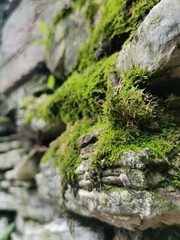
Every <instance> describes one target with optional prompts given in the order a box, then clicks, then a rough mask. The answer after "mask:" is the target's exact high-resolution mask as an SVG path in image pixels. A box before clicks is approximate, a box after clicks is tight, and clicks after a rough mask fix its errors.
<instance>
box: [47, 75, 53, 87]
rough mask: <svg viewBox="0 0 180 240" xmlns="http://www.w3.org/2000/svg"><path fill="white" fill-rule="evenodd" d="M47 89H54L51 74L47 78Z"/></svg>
mask: <svg viewBox="0 0 180 240" xmlns="http://www.w3.org/2000/svg"><path fill="white" fill-rule="evenodd" d="M47 87H48V89H51V90H54V87H55V77H54V76H53V75H52V74H51V75H49V77H48V80H47Z"/></svg>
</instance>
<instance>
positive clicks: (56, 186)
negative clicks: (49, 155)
mask: <svg viewBox="0 0 180 240" xmlns="http://www.w3.org/2000/svg"><path fill="white" fill-rule="evenodd" d="M40 169H41V172H40V173H38V174H37V175H36V176H35V180H36V184H37V191H38V194H39V196H40V197H42V198H43V199H49V198H50V199H51V200H53V201H55V202H57V205H58V202H61V179H60V176H59V173H58V171H57V170H56V169H54V167H53V164H52V163H51V162H48V163H41V165H40Z"/></svg>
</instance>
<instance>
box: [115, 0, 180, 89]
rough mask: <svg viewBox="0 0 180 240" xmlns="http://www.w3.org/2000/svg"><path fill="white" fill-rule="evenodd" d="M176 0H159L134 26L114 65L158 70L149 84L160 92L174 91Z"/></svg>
mask: <svg viewBox="0 0 180 240" xmlns="http://www.w3.org/2000/svg"><path fill="white" fill-rule="evenodd" d="M179 11H180V2H179V0H175V1H173V2H172V1H171V0H163V1H160V3H159V4H157V5H156V6H155V7H154V8H153V9H152V10H151V11H150V13H149V14H148V16H147V17H146V18H145V20H144V21H143V22H142V24H141V25H140V27H139V28H138V29H137V31H136V33H135V35H134V37H133V40H132V41H131V42H130V43H129V44H128V45H126V46H125V47H124V48H123V49H122V51H121V52H120V54H119V56H118V59H117V64H116V66H117V68H118V69H119V70H120V71H121V72H122V71H125V72H127V71H128V70H131V69H134V68H138V67H140V68H141V69H145V68H147V69H148V71H150V72H152V71H154V70H157V69H158V70H160V71H161V72H164V73H163V74H162V75H161V77H159V78H153V79H152V85H153V88H154V89H156V90H157V91H158V89H159V90H160V89H161V93H162V92H163V91H164V90H165V91H166V92H172V90H173V91H174V92H178V84H179V78H180V60H179V59H180V50H179V42H180V15H179Z"/></svg>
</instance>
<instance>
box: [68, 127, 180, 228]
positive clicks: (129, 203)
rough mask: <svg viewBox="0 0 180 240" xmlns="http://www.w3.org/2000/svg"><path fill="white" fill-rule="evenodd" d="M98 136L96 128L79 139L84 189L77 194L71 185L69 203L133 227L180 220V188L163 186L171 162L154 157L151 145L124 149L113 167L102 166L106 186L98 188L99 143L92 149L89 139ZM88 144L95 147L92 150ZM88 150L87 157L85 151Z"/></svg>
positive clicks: (86, 213)
mask: <svg viewBox="0 0 180 240" xmlns="http://www.w3.org/2000/svg"><path fill="white" fill-rule="evenodd" d="M96 136H97V131H96V132H95V131H94V132H92V133H88V134H86V135H83V136H82V137H80V138H79V139H78V143H79V144H80V145H81V148H82V149H81V154H80V156H81V157H82V162H81V164H80V165H79V166H78V168H77V169H76V174H77V176H78V177H77V178H78V179H79V181H78V183H77V184H78V185H79V188H80V189H79V190H78V191H77V193H76V194H75V195H74V193H73V189H72V188H71V187H70V186H69V188H68V190H67V191H66V192H65V198H66V207H67V208H68V209H69V210H71V211H74V212H76V213H80V214H82V215H84V216H91V217H94V218H96V219H99V220H101V221H105V222H107V223H108V224H112V225H114V226H116V227H122V228H124V229H128V230H131V231H132V230H135V229H140V230H145V229H148V228H157V227H161V226H163V224H166V225H171V224H180V222H178V220H177V218H178V216H179V214H180V212H179V210H178V208H179V205H180V195H179V191H178V190H175V188H174V187H172V186H171V187H170V186H167V187H164V188H161V187H159V186H160V185H161V184H162V183H163V182H164V181H165V178H164V177H163V173H164V172H165V171H166V169H168V164H167V163H166V162H164V161H162V160H159V161H158V160H157V159H156V160H155V159H153V158H152V157H151V156H150V152H149V149H143V150H142V151H141V152H140V153H135V152H134V151H129V152H124V153H123V154H122V156H121V158H120V159H118V160H117V161H115V162H114V164H113V165H112V166H111V167H109V168H105V169H104V170H102V169H101V173H99V174H98V175H99V178H101V180H99V181H101V189H104V190H101V191H98V189H97V182H96V180H94V177H93V175H94V173H93V165H92V163H91V154H92V152H93V151H96V150H95V149H96V146H95V144H96V143H94V149H93V150H92V144H91V142H90V141H89V142H88V141H87V139H88V140H90V139H93V137H94V138H95V137H96ZM96 141H97V139H96ZM88 144H89V145H88ZM96 145H97V144H96ZM88 147H89V148H90V149H91V151H89V152H88V150H87V149H88ZM85 151H86V155H85V156H86V157H85V158H84V154H82V152H83V153H84V152H85ZM102 161H104V160H102ZM152 169H154V170H153V172H152ZM101 176H102V177H101ZM152 189H153V190H152ZM155 189H156V190H155ZM72 199H73V200H72ZM174 216H176V217H175V218H174ZM173 221H174V222H173Z"/></svg>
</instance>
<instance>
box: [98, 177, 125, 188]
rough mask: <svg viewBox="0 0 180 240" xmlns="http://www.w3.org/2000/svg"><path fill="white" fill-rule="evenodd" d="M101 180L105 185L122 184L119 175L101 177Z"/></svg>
mask: <svg viewBox="0 0 180 240" xmlns="http://www.w3.org/2000/svg"><path fill="white" fill-rule="evenodd" d="M102 182H103V183H105V184H107V185H116V186H123V183H122V180H121V178H120V176H119V177H117V176H108V177H103V178H102Z"/></svg>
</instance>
